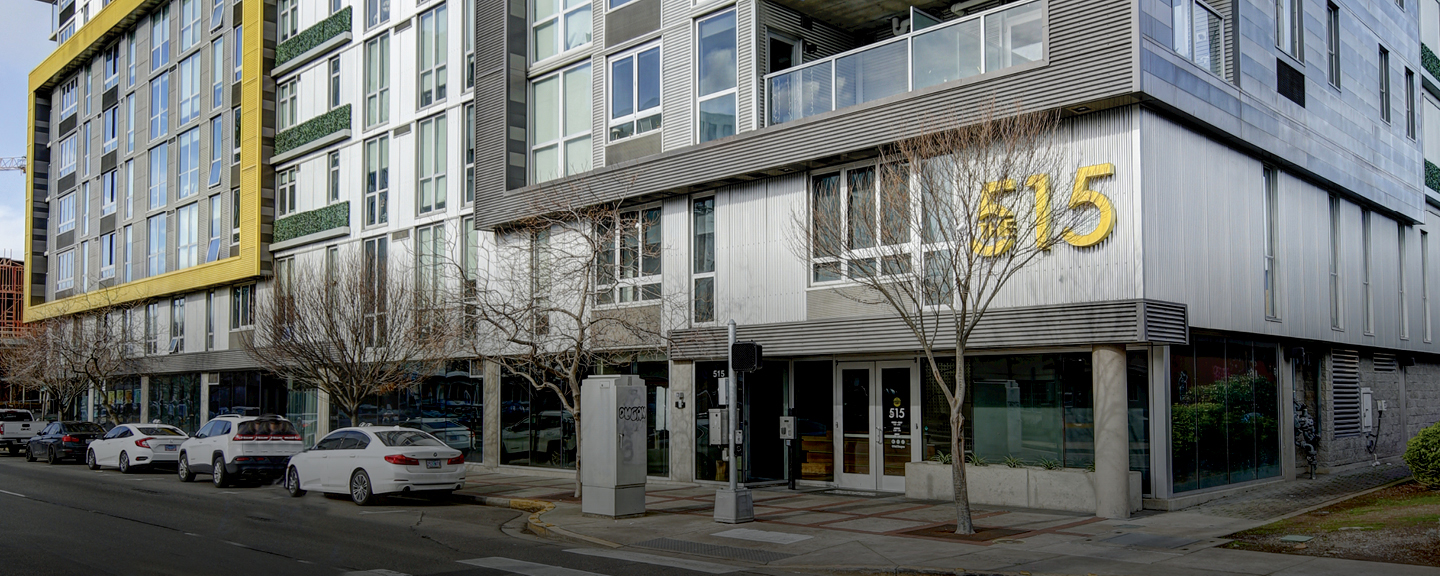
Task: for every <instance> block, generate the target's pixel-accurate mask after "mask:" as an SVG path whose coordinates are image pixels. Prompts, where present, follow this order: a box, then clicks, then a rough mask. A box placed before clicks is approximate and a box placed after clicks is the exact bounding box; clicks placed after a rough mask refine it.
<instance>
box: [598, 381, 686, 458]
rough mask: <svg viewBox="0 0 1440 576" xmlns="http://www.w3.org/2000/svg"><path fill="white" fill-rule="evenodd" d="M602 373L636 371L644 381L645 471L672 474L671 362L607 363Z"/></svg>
mask: <svg viewBox="0 0 1440 576" xmlns="http://www.w3.org/2000/svg"><path fill="white" fill-rule="evenodd" d="M600 373H601V374H634V375H636V376H639V377H640V378H641V379H642V380H644V381H645V399H646V412H645V420H646V422H645V462H646V466H645V473H646V474H648V475H650V476H669V475H670V405H671V402H672V400H671V398H670V363H669V362H663V361H661V362H634V363H631V364H625V365H621V366H607V367H605V368H604V369H603V370H601V371H600Z"/></svg>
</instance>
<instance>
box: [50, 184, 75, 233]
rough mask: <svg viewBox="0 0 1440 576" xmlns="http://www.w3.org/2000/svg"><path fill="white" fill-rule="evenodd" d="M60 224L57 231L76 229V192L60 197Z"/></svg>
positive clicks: (56, 228)
mask: <svg viewBox="0 0 1440 576" xmlns="http://www.w3.org/2000/svg"><path fill="white" fill-rule="evenodd" d="M57 212H59V214H58V216H59V224H58V225H56V227H55V231H56V232H57V233H60V232H68V231H70V230H74V229H75V194H74V193H70V194H66V195H64V196H61V197H60V209H59V210H58V211H57Z"/></svg>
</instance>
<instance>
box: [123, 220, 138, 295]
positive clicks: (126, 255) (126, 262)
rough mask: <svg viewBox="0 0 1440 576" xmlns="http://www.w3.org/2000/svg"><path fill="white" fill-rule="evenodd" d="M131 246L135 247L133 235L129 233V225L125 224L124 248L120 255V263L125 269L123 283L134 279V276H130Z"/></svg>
mask: <svg viewBox="0 0 1440 576" xmlns="http://www.w3.org/2000/svg"><path fill="white" fill-rule="evenodd" d="M133 246H135V235H134V233H133V232H132V231H131V229H130V225H128V224H127V225H125V248H124V251H123V252H121V253H120V262H121V263H122V264H123V266H124V268H125V278H124V281H125V282H129V281H131V280H133V279H135V276H134V275H132V274H131V270H130V249H131V248H132V247H133Z"/></svg>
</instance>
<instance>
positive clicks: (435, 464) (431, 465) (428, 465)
mask: <svg viewBox="0 0 1440 576" xmlns="http://www.w3.org/2000/svg"><path fill="white" fill-rule="evenodd" d="M425 467H426V468H439V467H440V461H439V460H426V461H425Z"/></svg>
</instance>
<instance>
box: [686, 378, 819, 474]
mask: <svg viewBox="0 0 1440 576" xmlns="http://www.w3.org/2000/svg"><path fill="white" fill-rule="evenodd" d="M804 364H815V363H804V362H802V363H798V364H797V366H800V365H804ZM820 364H824V365H825V366H826V370H828V367H829V366H830V363H829V362H822V363H820ZM725 369H726V364H725V363H724V362H696V363H695V478H696V479H699V480H716V481H721V482H724V481H728V480H729V479H730V469H729V468H728V466H729V463H728V462H726V461H725V459H724V454H725V450H724V448H725V446H723V445H711V444H710V438H711V436H717V437H723V431H721V430H712V429H711V428H710V424H711V422H710V414H709V411H710V409H712V408H724V407H725V405H723V404H721V403H720V381H721V378H724V376H725ZM797 369H799V368H797ZM789 371H790V365H789V363H788V362H767V363H766V365H765V367H764V368H762V369H760V370H757V371H755V372H751V373H749V374H742V375H741V376H740V385H739V395H740V397H741V398H742V401H741V403H740V404H739V406H738V408H741V409H743V410H744V412H741V413H740V414H739V419H740V423H741V424H742V425H743V426H746V427H747V428H745V429H744V430H743V431H742V432H743V434H742V436H741V437H742V438H744V440H745V445H744V446H742V447H741V454H742V457H741V459H740V469H739V475H738V478H739V479H740V481H741V482H765V481H772V480H783V479H785V478H786V476H785V463H786V460H785V441H784V440H780V428H779V425H780V417H781V416H783V415H784V414H785V412H784V410H785V405H786V401H785V380H786V379H787V378H788V376H789ZM823 378H824V382H825V386H826V387H828V386H830V374H829V373H828V372H827V373H825V374H824V375H823ZM827 389H828V388H827ZM826 398H829V396H828V394H827V396H826ZM815 400H818V398H813V399H812V398H808V397H807V400H806V401H807V402H813V401H815ZM826 410H829V407H828V402H827V408H826ZM829 421H830V419H829V417H826V418H825V419H824V420H822V421H821V422H822V423H828V422H829ZM797 427H798V428H799V429H800V430H799V431H800V434H801V435H802V436H805V435H806V434H807V429H809V430H811V432H809V433H808V434H810V435H812V436H813V435H814V433H813V428H814V427H813V426H807V424H806V423H799V424H797ZM821 434H824V433H823V432H822V433H821ZM802 443H803V440H802ZM816 443H818V442H816ZM824 450H825V453H826V454H827V456H828V454H829V453H830V452H832V451H833V450H834V448H833V445H826V447H825V448H824ZM804 461H805V460H803V459H802V460H801V462H804ZM803 467H804V466H803V464H802V468H803ZM832 475H833V472H832ZM802 477H804V475H803V474H802ZM807 479H809V478H807Z"/></svg>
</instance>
